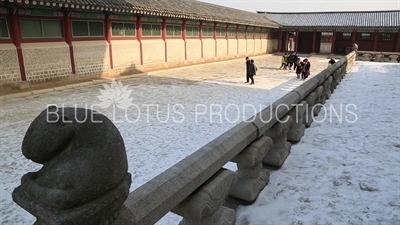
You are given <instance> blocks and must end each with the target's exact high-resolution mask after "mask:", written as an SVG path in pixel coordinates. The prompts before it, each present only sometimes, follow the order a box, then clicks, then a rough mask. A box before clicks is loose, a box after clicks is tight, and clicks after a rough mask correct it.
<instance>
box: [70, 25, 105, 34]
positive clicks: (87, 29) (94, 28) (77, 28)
mask: <svg viewBox="0 0 400 225" xmlns="http://www.w3.org/2000/svg"><path fill="white" fill-rule="evenodd" d="M72 36H74V37H104V23H103V22H102V21H72Z"/></svg>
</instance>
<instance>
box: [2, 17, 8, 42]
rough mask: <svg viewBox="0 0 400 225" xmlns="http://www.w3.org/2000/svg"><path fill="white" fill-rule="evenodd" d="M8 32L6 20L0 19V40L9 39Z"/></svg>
mask: <svg viewBox="0 0 400 225" xmlns="http://www.w3.org/2000/svg"><path fill="white" fill-rule="evenodd" d="M9 38H10V32H9V31H8V25H7V19H6V18H4V17H0V39H9Z"/></svg>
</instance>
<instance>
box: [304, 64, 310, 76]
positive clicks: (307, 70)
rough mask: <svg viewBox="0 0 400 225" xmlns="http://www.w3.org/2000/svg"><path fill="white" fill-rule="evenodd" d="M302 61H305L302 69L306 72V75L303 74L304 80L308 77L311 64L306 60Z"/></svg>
mask: <svg viewBox="0 0 400 225" xmlns="http://www.w3.org/2000/svg"><path fill="white" fill-rule="evenodd" d="M304 60H305V65H304V68H305V72H306V74H305V76H306V78H305V79H307V78H308V76H310V69H311V63H310V61H308V59H304Z"/></svg>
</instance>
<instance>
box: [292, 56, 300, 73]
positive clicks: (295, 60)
mask: <svg viewBox="0 0 400 225" xmlns="http://www.w3.org/2000/svg"><path fill="white" fill-rule="evenodd" d="M298 59H299V55H298V54H297V52H296V53H295V54H294V55H293V62H294V65H293V69H294V70H296V67H297V60H298Z"/></svg>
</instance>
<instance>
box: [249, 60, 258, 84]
mask: <svg viewBox="0 0 400 225" xmlns="http://www.w3.org/2000/svg"><path fill="white" fill-rule="evenodd" d="M256 73H257V67H256V65H255V64H254V60H250V67H249V75H250V76H249V77H250V79H251V83H250V85H252V84H254V78H253V77H254V76H255V75H256Z"/></svg>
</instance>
